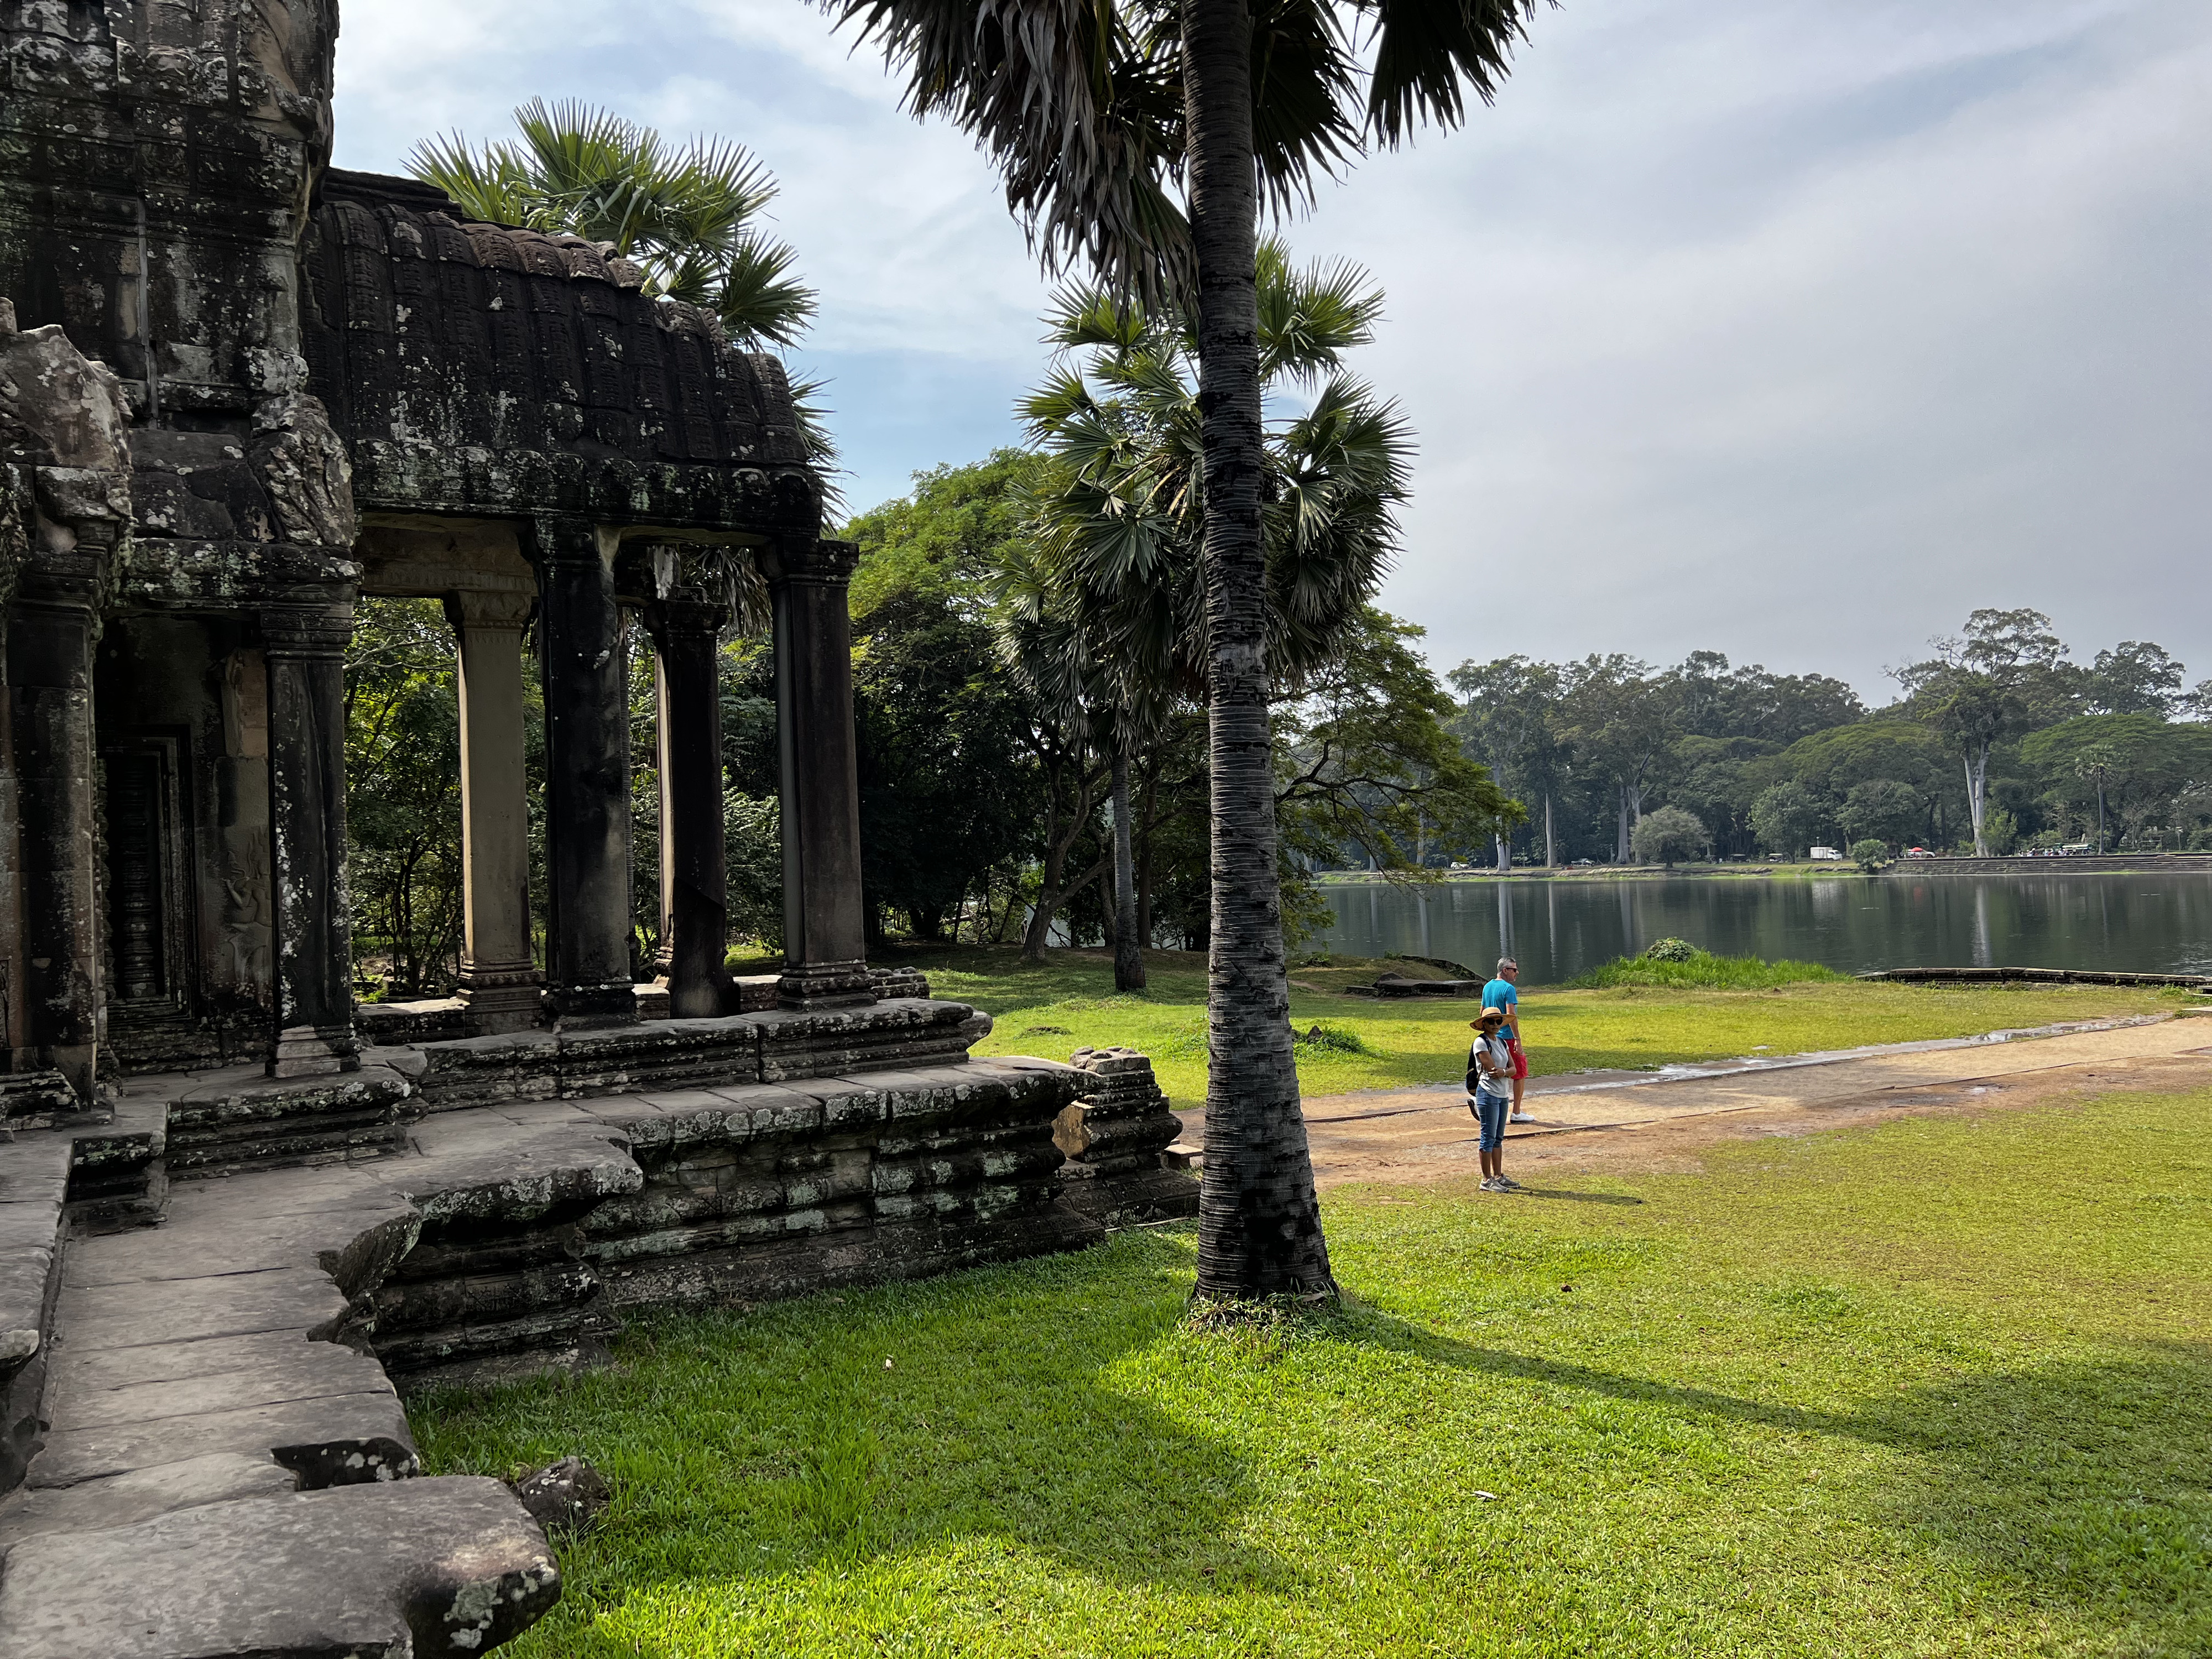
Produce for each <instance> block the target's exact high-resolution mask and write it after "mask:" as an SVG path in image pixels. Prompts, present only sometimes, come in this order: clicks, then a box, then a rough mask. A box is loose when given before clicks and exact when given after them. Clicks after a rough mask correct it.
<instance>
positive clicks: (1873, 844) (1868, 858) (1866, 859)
mask: <svg viewBox="0 0 2212 1659" xmlns="http://www.w3.org/2000/svg"><path fill="white" fill-rule="evenodd" d="M1850 852H1851V861H1852V862H1853V863H1854V864H1856V865H1857V866H1858V867H1859V868H1860V869H1862V870H1863V871H1865V872H1867V873H1868V874H1869V875H1872V874H1873V873H1874V872H1875V871H1877V870H1879V869H1881V866H1883V865H1885V864H1887V863H1888V862H1889V843H1888V842H1881V841H1875V840H1874V839H1872V838H1871V837H1869V839H1867V840H1865V841H1855V842H1852V843H1851V848H1850Z"/></svg>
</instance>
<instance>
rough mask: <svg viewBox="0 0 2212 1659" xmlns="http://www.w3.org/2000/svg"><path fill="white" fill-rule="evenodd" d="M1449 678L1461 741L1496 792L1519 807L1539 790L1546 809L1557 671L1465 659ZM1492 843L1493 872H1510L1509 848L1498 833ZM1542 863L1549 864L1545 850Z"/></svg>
mask: <svg viewBox="0 0 2212 1659" xmlns="http://www.w3.org/2000/svg"><path fill="white" fill-rule="evenodd" d="M1449 678H1450V680H1451V686H1452V690H1455V691H1456V692H1458V693H1459V695H1460V696H1461V697H1462V699H1463V700H1464V702H1465V705H1466V706H1465V707H1464V708H1462V710H1461V712H1460V715H1459V720H1458V725H1459V732H1460V738H1461V740H1462V742H1463V743H1465V744H1467V746H1468V749H1469V750H1472V751H1473V752H1474V754H1475V755H1476V756H1477V757H1480V759H1481V761H1482V762H1483V763H1484V764H1485V765H1486V766H1488V767H1489V769H1490V774H1491V775H1492V777H1493V778H1495V779H1496V780H1497V781H1498V787H1499V788H1501V789H1504V790H1506V791H1508V792H1509V793H1514V794H1516V796H1517V797H1518V798H1519V799H1521V801H1522V805H1524V806H1525V805H1527V803H1528V797H1529V796H1530V795H1531V794H1532V793H1535V792H1534V790H1533V789H1532V788H1531V787H1530V786H1531V785H1532V784H1537V785H1541V786H1542V787H1543V791H1544V794H1545V799H1546V803H1547V806H1548V805H1549V800H1550V788H1549V784H1550V779H1549V777H1548V775H1547V774H1548V772H1549V767H1548V765H1547V762H1548V761H1549V760H1550V759H1551V755H1550V753H1549V751H1550V750H1551V749H1552V748H1553V742H1554V738H1553V730H1552V724H1553V714H1554V712H1555V711H1556V709H1557V708H1558V706H1559V696H1560V690H1561V681H1560V677H1559V670H1558V669H1557V668H1555V667H1553V665H1551V664H1550V663H1546V662H1531V661H1529V660H1528V658H1526V657H1522V656H1511V657H1500V658H1498V659H1496V660H1494V661H1492V662H1486V663H1477V662H1475V661H1474V659H1468V661H1466V662H1463V663H1462V664H1461V665H1459V666H1458V667H1456V668H1455V669H1453V670H1452V671H1451V674H1450V677H1449ZM1493 839H1494V841H1495V843H1496V851H1497V854H1498V868H1499V869H1500V870H1506V869H1510V867H1511V866H1512V853H1511V848H1510V842H1508V841H1507V839H1506V836H1505V834H1504V829H1502V828H1501V829H1500V830H1499V831H1498V833H1497V835H1496V836H1494V837H1493ZM1545 861H1546V862H1547V863H1549V862H1550V861H1551V858H1550V849H1549V848H1547V849H1546V857H1545Z"/></svg>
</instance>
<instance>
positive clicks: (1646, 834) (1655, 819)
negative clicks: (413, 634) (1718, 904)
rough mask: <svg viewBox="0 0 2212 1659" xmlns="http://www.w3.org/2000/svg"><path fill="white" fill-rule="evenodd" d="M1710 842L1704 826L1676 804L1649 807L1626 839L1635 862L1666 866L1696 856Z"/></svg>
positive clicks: (1710, 839)
mask: <svg viewBox="0 0 2212 1659" xmlns="http://www.w3.org/2000/svg"><path fill="white" fill-rule="evenodd" d="M1712 842H1713V838H1712V836H1710V835H1709V834H1707V833H1706V830H1705V825H1704V824H1702V823H1699V822H1698V820H1697V819H1696V818H1695V817H1692V816H1691V815H1690V814H1689V813H1687V812H1685V811H1683V810H1682V809H1681V808H1680V807H1679V806H1656V807H1654V808H1652V810H1651V811H1649V812H1646V813H1645V814H1644V816H1643V817H1641V818H1639V819H1638V820H1637V823H1636V831H1635V833H1634V834H1633V835H1632V836H1630V837H1629V838H1628V844H1629V846H1630V848H1632V850H1633V851H1634V852H1635V854H1636V857H1637V860H1638V862H1639V863H1643V864H1664V865H1667V866H1670V867H1671V866H1674V864H1676V863H1678V862H1680V860H1684V859H1693V858H1695V857H1697V855H1698V854H1700V853H1702V852H1704V851H1705V848H1708V847H1710V846H1711V845H1712Z"/></svg>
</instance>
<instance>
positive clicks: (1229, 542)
mask: <svg viewBox="0 0 2212 1659" xmlns="http://www.w3.org/2000/svg"><path fill="white" fill-rule="evenodd" d="M825 3H826V4H827V5H828V7H829V9H830V10H831V11H832V13H833V14H834V15H836V16H837V17H839V18H840V19H841V20H842V21H848V22H852V23H855V24H857V25H858V26H859V27H860V31H861V32H862V33H863V35H864V37H872V38H874V39H876V40H879V41H880V42H881V43H882V44H883V46H884V50H885V52H886V54H887V56H888V57H889V58H890V62H891V63H892V64H894V65H895V66H896V68H898V69H899V70H902V72H903V73H904V74H905V76H906V77H907V83H908V94H907V101H908V107H909V108H911V109H912V110H913V111H914V112H915V114H916V115H927V114H931V113H942V114H945V115H947V116H949V117H951V118H952V119H953V120H955V121H957V123H959V124H960V125H962V126H963V127H965V128H966V129H967V130H968V131H970V132H972V133H974V134H975V136H976V137H977V139H978V141H979V142H980V143H981V145H982V147H983V149H984V150H985V151H986V152H987V154H988V155H990V156H991V158H992V160H993V161H994V162H995V163H996V164H997V165H998V167H999V168H1000V173H1001V174H1002V175H1003V176H1004V178H1005V180H1006V194H1007V200H1008V204H1009V205H1010V206H1011V207H1012V209H1013V210H1014V211H1015V212H1016V213H1017V214H1018V215H1019V216H1022V217H1023V218H1024V220H1025V221H1026V222H1027V223H1028V224H1029V226H1030V230H1031V233H1032V235H1033V236H1034V237H1036V239H1037V240H1039V241H1041V242H1042V247H1043V252H1044V253H1045V256H1046V258H1047V259H1048V261H1049V262H1053V263H1060V262H1062V261H1065V260H1069V259H1081V260H1085V261H1088V262H1089V263H1090V264H1091V265H1092V266H1093V268H1094V269H1096V270H1097V273H1098V275H1099V276H1101V278H1102V279H1103V280H1104V281H1105V282H1107V283H1109V285H1110V286H1111V287H1113V288H1114V289H1115V290H1116V291H1118V292H1121V293H1125V294H1127V295H1131V296H1132V297H1134V298H1136V299H1139V300H1141V301H1146V303H1151V304H1157V303H1158V302H1159V301H1162V300H1163V299H1164V298H1165V297H1166V296H1167V295H1170V294H1175V295H1182V296H1183V297H1184V298H1185V299H1186V301H1188V302H1189V303H1191V305H1192V306H1193V308H1194V310H1195V313H1196V315H1197V319H1198V328H1197V336H1198V360H1199V385H1200V410H1201V422H1200V447H1201V453H1202V455H1203V457H1204V468H1203V484H1204V489H1205V494H1206V526H1205V541H1204V550H1205V569H1206V635H1207V642H1208V663H1207V677H1206V690H1207V702H1206V713H1207V723H1208V734H1209V745H1210V748H1211V751H1212V766H1211V777H1212V793H1213V814H1212V825H1213V827H1212V834H1213V854H1212V858H1213V881H1212V890H1213V925H1212V951H1211V959H1210V966H1209V969H1208V984H1207V1006H1208V1011H1209V1016H1210V1021H1211V1032H1212V1036H1211V1041H1210V1042H1209V1045H1208V1054H1209V1059H1208V1066H1207V1086H1206V1137H1207V1141H1208V1146H1207V1152H1206V1182H1205V1188H1204V1192H1203V1194H1202V1196H1201V1200H1200V1245H1199V1274H1198V1294H1199V1295H1200V1296H1201V1297H1212V1298H1243V1297H1258V1296H1265V1295H1267V1294H1270V1293H1273V1292H1277V1291H1296V1290H1312V1291H1319V1292H1324V1293H1333V1291H1334V1279H1333V1278H1332V1277H1331V1275H1330V1273H1329V1267H1328V1246H1327V1244H1326V1243H1325V1242H1324V1241H1323V1239H1322V1230H1321V1217H1320V1210H1319V1206H1318V1205H1317V1203H1316V1199H1315V1196H1314V1187H1313V1166H1312V1161H1311V1158H1310V1154H1309V1152H1308V1150H1307V1146H1306V1136H1305V1125H1304V1119H1303V1117H1302V1116H1301V1115H1300V1114H1299V1111H1298V1089H1297V1069H1296V1067H1295V1066H1294V1065H1293V1063H1292V1060H1291V1030H1290V1018H1289V1014H1290V994H1289V980H1288V975H1287V963H1286V962H1285V955H1284V946H1283V934H1282V927H1281V921H1280V916H1279V903H1280V899H1279V884H1278V880H1277V872H1276V857H1277V848H1276V830H1275V823H1274V799H1273V777H1272V768H1273V743H1272V740H1271V738H1270V736H1269V732H1268V722H1267V708H1268V702H1269V697H1270V695H1271V692H1272V690H1273V687H1272V682H1271V676H1270V671H1269V668H1268V665H1267V559H1266V555H1265V545H1264V540H1263V528H1262V522H1263V515H1262V503H1261V482H1262V478H1263V476H1264V472H1265V465H1264V440H1263V435H1262V428H1261V395H1260V386H1261V362H1260V349H1259V331H1260V319H1259V300H1258V264H1259V217H1260V212H1261V207H1262V205H1263V204H1267V205H1269V206H1272V207H1273V208H1274V209H1276V210H1283V209H1286V208H1288V207H1290V206H1291V205H1292V204H1295V203H1297V202H1298V201H1300V200H1303V199H1304V198H1306V197H1309V196H1310V191H1311V188H1312V183H1313V179H1314V176H1315V174H1316V173H1317V172H1321V173H1325V172H1328V171H1329V170H1330V169H1331V168H1333V167H1335V166H1337V165H1339V164H1340V163H1346V162H1348V161H1350V159H1351V158H1352V155H1354V154H1356V153H1357V151H1358V149H1359V148H1360V146H1361V144H1362V143H1363V142H1364V138H1366V137H1372V138H1373V139H1375V140H1376V141H1377V142H1380V143H1387V144H1396V143H1399V142H1401V140H1402V139H1403V138H1404V137H1406V135H1407V133H1408V132H1409V131H1411V130H1412V128H1413V125H1415V124H1416V123H1418V122H1419V121H1422V120H1431V121H1435V122H1437V123H1438V124H1439V125H1453V124H1455V123H1456V122H1457V121H1458V120H1460V119H1461V118H1462V116H1463V114H1464V112H1465V108H1466V103H1467V94H1468V92H1469V91H1472V92H1473V93H1474V94H1475V95H1476V96H1477V97H1480V98H1483V99H1487V98H1489V97H1490V96H1491V95H1492V93H1493V91H1494V89H1495V88H1496V86H1497V85H1498V82H1499V81H1500V80H1502V79H1503V77H1504V73H1505V68H1506V57H1507V53H1508V52H1509V51H1510V48H1511V47H1512V46H1513V45H1515V44H1516V42H1517V41H1518V40H1520V39H1521V37H1522V31H1523V27H1524V24H1525V21H1526V19H1527V17H1528V12H1529V10H1530V9H1531V8H1532V6H1533V3H1534V0H1457V3H1442V0H1345V3H1343V4H1342V6H1341V8H1340V7H1339V6H1336V5H1332V4H1330V3H1328V0H1260V3H1259V4H1257V5H1256V6H1255V5H1254V4H1253V3H1251V0H1182V3H1181V4H1180V6H1179V7H1171V6H1170V5H1168V4H1167V3H1165V0H1097V3H1094V4H1089V5H1083V6H1055V5H1051V4H1047V3H1042V0H1027V3H1016V4H1008V3H1006V0H825ZM1362 32H1364V39H1360V40H1355V35H1356V34H1358V33H1362ZM1355 46H1358V48H1359V49H1360V50H1361V51H1362V52H1364V58H1365V62H1366V64H1367V65H1368V68H1367V72H1366V73H1365V74H1364V76H1363V74H1362V72H1361V58H1360V57H1359V56H1356V55H1355ZM1176 185H1181V187H1182V191H1181V194H1182V201H1181V202H1180V203H1178V202H1177V201H1176Z"/></svg>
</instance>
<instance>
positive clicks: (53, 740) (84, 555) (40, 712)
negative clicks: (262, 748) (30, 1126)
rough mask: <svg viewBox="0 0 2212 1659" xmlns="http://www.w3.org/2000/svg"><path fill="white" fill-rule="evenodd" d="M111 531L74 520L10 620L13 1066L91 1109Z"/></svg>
mask: <svg viewBox="0 0 2212 1659" xmlns="http://www.w3.org/2000/svg"><path fill="white" fill-rule="evenodd" d="M113 536H114V527H113V526H111V525H79V526H76V532H75V533H74V535H72V536H70V537H69V538H66V542H67V544H65V545H64V544H50V545H46V546H41V547H40V548H39V549H38V550H36V551H34V552H33V554H32V555H31V556H30V557H29V558H28V560H27V561H26V562H25V564H24V566H23V568H22V570H21V575H20V576H19V578H18V585H17V588H16V593H15V608H14V611H13V612H12V613H11V615H10V616H9V622H8V653H7V654H8V670H7V671H8V697H9V723H10V725H11V726H12V727H13V733H12V735H13V738H14V742H15V765H16V811H17V823H18V824H19V825H20V829H21V837H22V840H21V854H20V862H19V866H18V867H19V868H20V870H21V886H22V893H21V902H22V960H21V970H22V976H23V982H22V985H21V987H19V988H18V989H17V990H16V991H15V995H16V997H17V998H18V1000H19V1006H21V1011H22V1016H23V1018H22V1024H23V1027H24V1029H23V1030H21V1032H20V1033H17V1034H15V1045H16V1069H17V1070H19V1071H23V1070H28V1069H33V1068H36V1069H48V1068H51V1069H52V1071H56V1072H58V1073H60V1074H61V1075H62V1077H63V1078H64V1079H66V1080H67V1082H68V1084H69V1085H70V1088H71V1089H72V1090H73V1091H75V1092H76V1097H77V1098H78V1100H80V1101H82V1102H89V1101H90V1100H91V1099H92V1094H93V1079H94V1072H95V1071H96V1069H97V1066H98V1062H99V1048H100V1040H101V1038H102V1037H103V1036H105V1035H106V1033H105V1031H104V1030H103V1025H104V1022H105V1020H106V987H105V985H104V983H103V980H104V977H105V975H104V970H103V961H104V957H105V955H106V952H105V951H103V950H102V949H101V941H100V878H99V868H98V860H99V825H98V818H97V812H98V805H97V802H98V796H97V793H96V787H95V781H94V779H95V769H96V768H97V766H98V764H99V758H98V750H97V748H96V746H95V744H94V735H93V709H92V647H93V645H94V641H97V640H98V638H99V637H100V597H101V592H102V587H103V573H104V572H105V569H106V562H107V559H108V558H109V556H110V555H111V554H112V551H113Z"/></svg>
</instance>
